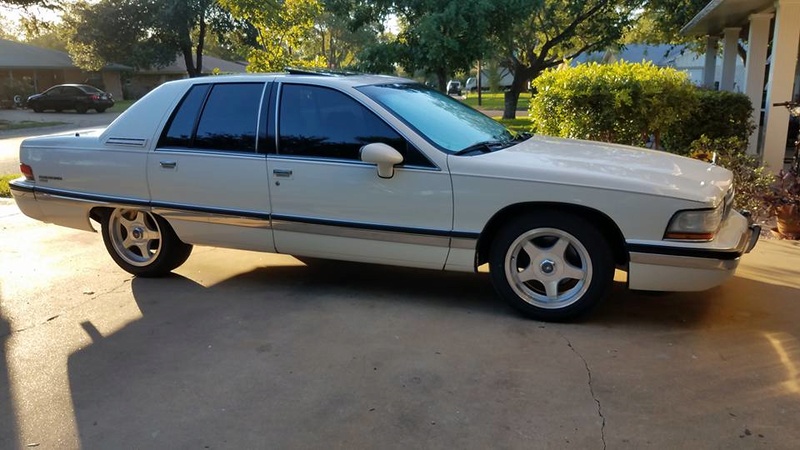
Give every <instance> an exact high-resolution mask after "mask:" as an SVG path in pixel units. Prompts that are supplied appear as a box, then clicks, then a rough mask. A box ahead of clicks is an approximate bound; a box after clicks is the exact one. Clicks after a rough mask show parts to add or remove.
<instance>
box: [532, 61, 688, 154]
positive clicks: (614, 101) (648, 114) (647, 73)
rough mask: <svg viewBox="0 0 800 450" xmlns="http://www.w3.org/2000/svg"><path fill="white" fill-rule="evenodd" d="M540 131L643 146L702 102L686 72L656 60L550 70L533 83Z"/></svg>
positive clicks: (534, 114) (536, 128)
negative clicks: (661, 65) (660, 64)
mask: <svg viewBox="0 0 800 450" xmlns="http://www.w3.org/2000/svg"><path fill="white" fill-rule="evenodd" d="M533 85H534V89H535V90H536V92H537V94H536V96H535V97H534V98H533V99H532V100H531V104H530V116H531V121H532V122H533V129H534V131H535V132H537V133H541V134H548V135H553V136H561V137H570V138H578V139H590V140H595V141H605V142H617V143H623V144H632V145H643V144H645V143H646V142H647V141H648V139H649V138H650V136H654V137H655V141H656V145H658V143H659V140H660V136H661V134H662V133H663V132H664V131H665V130H667V129H669V127H670V126H672V125H673V124H674V123H676V122H680V121H682V120H684V119H685V118H687V117H688V116H689V113H690V112H691V111H692V110H693V109H694V107H695V105H696V104H697V98H696V95H695V88H694V87H693V86H692V85H691V84H690V82H689V79H688V77H687V75H686V74H685V73H684V72H680V71H677V70H675V69H672V68H659V67H656V66H654V65H653V64H652V63H636V64H633V63H626V62H619V63H615V64H603V65H601V64H597V63H591V64H581V65H578V66H576V67H561V68H558V69H552V70H548V71H545V72H544V73H543V74H542V75H540V76H539V77H538V78H536V80H534V82H533Z"/></svg>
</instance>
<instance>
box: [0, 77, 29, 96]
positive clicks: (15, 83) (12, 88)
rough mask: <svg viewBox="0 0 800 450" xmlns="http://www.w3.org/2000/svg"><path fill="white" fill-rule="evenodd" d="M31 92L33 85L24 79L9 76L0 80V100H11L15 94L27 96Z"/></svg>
mask: <svg viewBox="0 0 800 450" xmlns="http://www.w3.org/2000/svg"><path fill="white" fill-rule="evenodd" d="M32 94H33V86H31V85H30V83H28V82H26V81H23V80H19V79H11V78H6V79H3V80H2V81H0V100H13V99H14V96H15V95H20V96H22V97H23V98H28V96H29V95H32Z"/></svg>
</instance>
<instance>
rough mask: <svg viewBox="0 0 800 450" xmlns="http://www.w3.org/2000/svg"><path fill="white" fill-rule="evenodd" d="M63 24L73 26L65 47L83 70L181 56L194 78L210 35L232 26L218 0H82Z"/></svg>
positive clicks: (144, 63) (151, 63) (137, 64)
mask: <svg viewBox="0 0 800 450" xmlns="http://www.w3.org/2000/svg"><path fill="white" fill-rule="evenodd" d="M64 22H65V24H66V25H67V26H69V27H70V28H71V30H72V33H70V39H69V41H68V42H67V49H68V50H69V53H70V56H72V59H73V61H75V64H76V65H77V66H79V67H81V68H83V69H86V70H99V69H100V68H102V67H103V66H105V65H106V64H108V63H111V62H115V63H121V64H125V65H129V66H131V67H134V68H147V67H151V66H156V67H158V66H164V65H167V64H169V63H171V62H172V61H173V60H174V59H175V55H176V54H180V55H181V56H182V57H183V61H184V64H185V66H186V72H187V74H188V75H189V76H191V77H194V76H198V75H200V73H201V69H202V66H203V48H204V45H205V39H206V35H207V34H208V33H209V32H213V33H224V32H228V31H230V30H231V28H232V27H233V24H232V19H231V17H230V15H229V14H228V12H227V11H226V10H225V9H223V8H222V7H221V6H220V5H219V3H218V2H217V1H216V0H100V1H99V2H97V3H88V2H86V1H82V2H78V3H76V4H75V5H74V6H72V7H71V8H70V9H69V10H68V12H67V14H65V17H64Z"/></svg>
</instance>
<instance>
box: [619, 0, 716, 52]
mask: <svg viewBox="0 0 800 450" xmlns="http://www.w3.org/2000/svg"><path fill="white" fill-rule="evenodd" d="M708 2H709V0H646V1H644V2H643V3H644V4H643V7H642V9H641V10H640V13H639V16H638V17H637V20H636V21H635V22H634V26H633V28H632V29H631V30H630V32H629V33H627V35H626V36H625V40H626V41H627V42H629V43H647V44H664V43H671V44H684V43H690V42H692V41H693V40H694V38H693V37H687V36H683V35H681V34H680V31H681V28H683V26H684V25H686V24H687V23H689V21H690V20H692V18H694V16H696V15H697V13H699V12H700V10H702V9H703V8H704V7H705V6H706V5H707V4H708Z"/></svg>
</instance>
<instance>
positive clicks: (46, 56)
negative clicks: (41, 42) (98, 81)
mask: <svg viewBox="0 0 800 450" xmlns="http://www.w3.org/2000/svg"><path fill="white" fill-rule="evenodd" d="M0 68H2V69H77V68H78V67H77V66H75V64H73V62H72V58H70V56H69V55H68V54H66V53H64V52H60V51H58V50H50V49H49V48H42V47H37V46H35V45H29V44H24V43H22V42H14V41H9V40H6V39H0ZM103 70H112V71H121V70H131V68H130V67H128V66H123V65H122V64H109V65H108V66H106V67H104V68H103Z"/></svg>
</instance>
